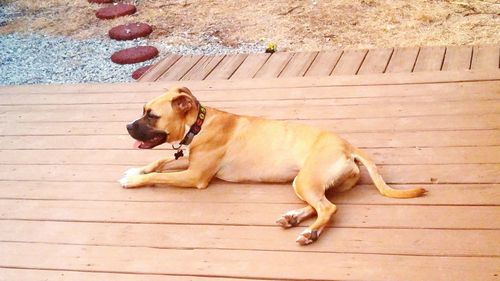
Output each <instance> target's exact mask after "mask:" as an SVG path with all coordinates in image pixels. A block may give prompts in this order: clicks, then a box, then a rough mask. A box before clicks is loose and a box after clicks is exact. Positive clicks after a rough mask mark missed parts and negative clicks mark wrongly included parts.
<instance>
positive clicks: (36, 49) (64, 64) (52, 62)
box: [0, 34, 264, 85]
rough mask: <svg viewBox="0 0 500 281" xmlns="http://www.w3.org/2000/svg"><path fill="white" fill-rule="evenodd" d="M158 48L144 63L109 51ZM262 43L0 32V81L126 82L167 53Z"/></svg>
mask: <svg viewBox="0 0 500 281" xmlns="http://www.w3.org/2000/svg"><path fill="white" fill-rule="evenodd" d="M149 44H150V45H153V46H155V47H157V48H158V49H159V50H160V55H159V57H158V58H156V59H154V60H150V61H146V62H143V63H137V64H131V65H118V64H115V63H113V62H111V59H110V57H111V55H112V54H113V53H114V52H115V51H118V50H121V49H125V48H130V47H134V46H140V45H149ZM263 49H264V46H262V44H249V45H242V46H239V47H237V48H230V47H226V46H222V45H220V44H217V43H215V42H214V43H212V44H208V45H204V46H200V47H192V46H184V45H175V46H174V45H168V44H161V43H158V42H151V43H148V41H147V40H145V39H137V40H133V41H114V40H111V39H107V38H100V39H90V40H76V39H71V38H68V37H52V36H45V35H39V34H29V35H28V34H7V35H0V85H21V84H50V83H98V82H108V83H113V82H129V81H133V79H132V78H131V74H132V72H133V71H134V70H136V69H137V68H139V67H141V66H144V65H147V64H151V63H154V62H156V61H158V60H159V59H161V57H163V56H165V55H166V54H168V53H177V54H182V55H194V54H205V55H210V54H229V53H256V52H262V51H263Z"/></svg>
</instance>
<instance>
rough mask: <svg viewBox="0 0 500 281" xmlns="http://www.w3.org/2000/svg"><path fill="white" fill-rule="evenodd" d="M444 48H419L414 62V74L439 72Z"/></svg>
mask: <svg viewBox="0 0 500 281" xmlns="http://www.w3.org/2000/svg"><path fill="white" fill-rule="evenodd" d="M445 51H446V47H443V46H433V47H421V48H420V52H419V53H418V57H417V61H416V62H415V67H414V68H413V71H414V72H423V71H439V70H441V67H442V66H443V61H444V54H445Z"/></svg>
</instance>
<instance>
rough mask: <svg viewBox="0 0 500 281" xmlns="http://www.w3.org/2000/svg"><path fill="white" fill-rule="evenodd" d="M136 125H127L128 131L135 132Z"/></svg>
mask: <svg viewBox="0 0 500 281" xmlns="http://www.w3.org/2000/svg"><path fill="white" fill-rule="evenodd" d="M136 127H137V126H136V124H135V122H132V123H128V124H127V131H129V132H131V131H132V130H134V129H135V128H136Z"/></svg>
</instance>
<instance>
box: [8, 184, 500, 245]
mask: <svg viewBox="0 0 500 281" xmlns="http://www.w3.org/2000/svg"><path fill="white" fill-rule="evenodd" d="M117 188H119V187H117ZM420 200H421V201H422V200H424V199H423V198H420ZM0 203H1V204H0V211H1V212H0V218H1V219H2V220H42V221H45V220H50V221H80V222H101V223H106V222H108V223H109V222H112V223H120V222H128V223H154V224H167V223H168V224H195V225H197V224H209V225H253V226H274V227H276V229H279V227H278V226H276V223H275V221H276V219H277V218H279V217H280V215H282V214H283V213H285V212H286V211H289V210H293V209H298V208H301V207H303V206H304V205H303V203H299V204H273V203H267V204H266V203H248V204H241V202H240V203H213V202H210V203H205V202H195V203H194V202H130V201H129V202H113V201H71V200H65V201H60V200H4V199H0ZM176 210H177V211H176ZM178 210H183V211H182V212H179V211H178ZM249 214H251V215H249ZM499 215H500V207H499V206H422V205H399V206H397V207H396V208H395V206H390V205H351V204H349V205H341V204H338V212H337V213H336V214H335V216H334V219H333V222H332V224H331V225H330V226H329V227H333V228H336V227H353V228H359V227H363V228H365V227H366V228H418V229H422V228H425V229H457V228H458V229H493V230H498V229H499V228H500V222H499V221H498V220H497V219H496V218H497V217H498V216H499ZM408 218H411V219H408ZM430 218H432V219H430ZM450 218H455V219H450ZM478 218H481V219H478ZM301 225H308V222H304V223H301ZM291 242H293V241H291Z"/></svg>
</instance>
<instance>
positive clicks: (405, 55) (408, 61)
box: [385, 48, 420, 73]
mask: <svg viewBox="0 0 500 281" xmlns="http://www.w3.org/2000/svg"><path fill="white" fill-rule="evenodd" d="M419 50H420V49H419V48H395V49H394V53H393V54H392V57H391V60H390V61H389V64H388V65H387V69H386V71H385V72H387V73H397V72H412V70H413V67H414V66H415V62H416V60H417V56H418V52H419Z"/></svg>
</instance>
